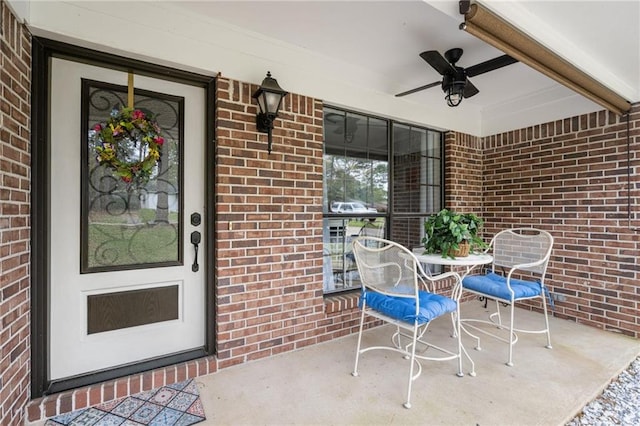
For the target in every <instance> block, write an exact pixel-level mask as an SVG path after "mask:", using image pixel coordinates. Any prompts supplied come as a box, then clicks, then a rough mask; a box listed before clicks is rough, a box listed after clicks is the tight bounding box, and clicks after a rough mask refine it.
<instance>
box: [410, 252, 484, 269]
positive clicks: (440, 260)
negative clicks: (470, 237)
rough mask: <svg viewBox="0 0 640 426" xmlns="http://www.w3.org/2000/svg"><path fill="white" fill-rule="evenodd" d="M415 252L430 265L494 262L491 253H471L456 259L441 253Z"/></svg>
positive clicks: (420, 259) (467, 264)
mask: <svg viewBox="0 0 640 426" xmlns="http://www.w3.org/2000/svg"><path fill="white" fill-rule="evenodd" d="M414 254H415V255H416V258H417V259H418V260H419V261H420V262H421V263H428V264H430V265H450V266H473V265H486V264H487V263H491V262H493V256H491V255H490V254H470V255H468V256H465V257H456V258H455V259H451V258H449V257H442V255H441V254H418V253H414Z"/></svg>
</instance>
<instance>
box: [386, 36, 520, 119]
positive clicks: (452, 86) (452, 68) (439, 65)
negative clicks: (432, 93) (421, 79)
mask: <svg viewBox="0 0 640 426" xmlns="http://www.w3.org/2000/svg"><path fill="white" fill-rule="evenodd" d="M462 53H463V50H462V49H460V48H454V49H449V50H447V51H446V52H445V53H444V57H443V56H442V55H441V54H440V53H439V52H438V51H437V50H427V51H426V52H422V53H421V54H420V57H421V58H422V59H424V60H425V61H426V62H427V63H428V64H429V65H431V66H432V67H433V69H434V70H436V71H438V73H439V74H440V75H442V81H436V82H434V83H430V84H426V85H424V86H420V87H416V88H415V89H411V90H407V91H406V92H402V93H398V94H397V95H396V97H400V96H406V95H410V94H411V93H415V92H419V91H421V90H425V89H429V88H430V87H434V86H437V85H441V86H442V90H443V91H444V93H445V99H446V100H447V105H449V106H450V107H455V106H458V105H460V102H462V98H470V97H472V96H474V95H476V94H478V92H479V90H478V89H477V88H476V86H474V85H473V83H471V81H470V80H469V77H475V76H476V75H480V74H484V73H486V72H489V71H493V70H496V69H498V68H502V67H505V66H507V65H511V64H513V63H516V62H518V61H517V60H515V59H513V58H512V57H511V56H509V55H502V56H498V57H497V58H493V59H489V60H488V61H485V62H481V63H479V64H477V65H474V66H471V67H469V68H462V67H458V66H456V63H457V62H458V60H459V59H460V57H461V56H462ZM445 58H446V59H445Z"/></svg>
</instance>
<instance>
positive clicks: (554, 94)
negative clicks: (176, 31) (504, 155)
mask: <svg viewBox="0 0 640 426" xmlns="http://www.w3.org/2000/svg"><path fill="white" fill-rule="evenodd" d="M483 4H485V5H486V6H487V7H489V8H491V9H493V10H494V12H496V13H498V14H499V15H502V16H503V17H504V18H506V19H507V20H509V21H510V22H511V23H513V24H514V25H516V26H518V27H520V28H521V29H522V30H523V31H525V32H527V33H529V34H530V35H531V36H532V37H533V38H535V39H537V40H538V41H539V42H541V43H542V44H544V45H546V46H547V47H548V48H550V49H551V50H553V51H555V52H556V53H558V54H560V55H562V56H563V57H565V58H566V59H567V60H569V61H570V62H572V63H574V65H576V66H578V67H579V68H581V69H582V70H583V71H585V72H587V73H588V74H589V75H591V76H592V77H594V78H595V79H596V80H598V81H600V82H601V83H603V84H604V85H606V86H608V87H609V88H611V89H612V90H614V91H615V92H617V93H618V94H620V95H622V96H623V97H624V98H626V99H627V100H629V101H631V102H638V101H639V100H640V1H638V0H622V1H609V0H601V1H598V0H583V1H580V0H575V1H543V0H536V1H499V2H496V1H486V2H483ZM181 5H182V7H184V8H188V9H190V10H191V11H194V12H197V13H199V14H203V15H207V16H210V17H211V18H214V19H216V20H220V21H225V22H227V23H229V24H232V25H235V26H238V27H241V28H244V29H246V30H249V31H252V32H255V33H259V34H261V35H264V36H266V37H268V38H272V39H275V40H279V41H281V42H284V43H287V44H292V45H295V46H298V47H300V48H302V49H307V50H309V51H312V52H314V53H318V54H320V55H323V56H326V57H327V58H330V59H331V60H332V61H340V62H343V63H345V65H346V64H348V66H345V68H344V76H343V77H344V78H345V79H349V80H351V81H356V82H358V81H359V82H360V83H361V84H366V85H367V86H368V89H370V90H373V91H377V92H383V93H384V94H386V95H388V96H389V97H393V96H394V95H395V94H397V93H400V92H403V91H405V90H409V89H412V88H415V87H418V86H421V85H424V84H427V83H432V82H436V81H439V80H440V79H441V77H440V76H439V74H438V73H437V72H436V71H435V70H433V69H432V68H431V67H430V66H429V65H428V64H427V63H426V62H424V61H423V60H422V59H421V58H420V57H419V56H418V55H419V53H420V52H422V51H425V50H438V51H439V52H441V53H444V52H445V51H446V50H448V49H450V48H453V47H460V48H462V49H464V55H463V56H462V58H461V60H460V61H459V63H458V64H459V65H461V66H464V67H468V66H471V65H475V64H477V63H480V62H483V61H485V60H488V59H491V58H494V57H497V56H500V55H502V54H503V53H502V52H500V51H499V50H497V49H495V48H493V47H491V46H489V45H487V44H486V43H484V42H483V41H481V40H479V39H476V38H475V37H473V36H471V35H469V34H467V33H466V32H464V31H461V30H459V29H458V25H459V24H460V23H461V22H463V21H464V18H463V16H462V15H460V14H459V12H458V2H457V1H455V0H453V1H452V0H435V1H205V2H198V1H196V2H189V1H183V2H182V3H181ZM359 70H366V75H367V77H368V78H366V79H363V78H362V74H360V75H358V74H357V73H358V71H359ZM350 73H355V74H353V75H350ZM472 81H473V83H474V85H475V86H476V87H477V88H478V89H479V90H480V93H479V94H478V95H476V96H474V97H472V98H469V99H465V100H464V101H463V105H461V106H460V107H458V108H457V109H458V110H460V112H462V111H466V112H467V114H466V115H467V116H471V117H480V120H481V121H482V123H481V126H480V127H481V129H482V130H481V133H482V134H491V133H495V132H498V131H503V130H508V129H509V128H519V127H522V126H523V125H527V124H535V123H539V122H543V121H549V120H555V119H561V118H565V117H568V116H571V115H575V114H579V113H584V112H589V111H597V110H601V109H602V108H601V107H599V106H598V105H596V104H595V103H593V102H591V101H589V100H587V99H585V98H583V97H582V96H580V95H577V94H575V93H574V92H572V91H571V90H569V89H566V88H564V87H563V86H561V85H559V84H558V83H556V82H555V81H553V80H551V79H549V78H547V77H545V76H543V75H542V74H540V73H538V72H537V71H535V70H533V69H531V68H529V67H528V66H526V65H523V64H521V63H517V64H513V65H510V66H507V67H504V68H501V69H499V70H495V71H492V72H489V73H486V74H482V75H479V76H476V77H474V78H473V79H472ZM365 82H366V83H365ZM281 83H282V85H283V87H286V82H284V81H282V82H281ZM325 100H326V101H327V102H331V99H325ZM402 102H406V103H410V104H416V105H421V104H428V105H430V106H431V107H432V108H435V109H436V110H437V111H439V112H441V113H442V114H451V113H454V112H453V111H448V110H451V108H450V107H447V106H446V104H445V101H444V94H443V92H442V90H441V89H440V88H439V87H434V88H431V89H427V90H425V91H422V92H419V93H415V94H412V95H408V96H406V97H404V98H402ZM456 113H457V112H456ZM461 119H464V116H462V117H461Z"/></svg>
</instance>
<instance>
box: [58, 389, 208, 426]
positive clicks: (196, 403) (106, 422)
mask: <svg viewBox="0 0 640 426" xmlns="http://www.w3.org/2000/svg"><path fill="white" fill-rule="evenodd" d="M205 419H206V417H205V415H204V409H203V408H202V402H201V401H200V394H199V393H198V386H197V385H196V383H195V382H194V381H193V379H191V380H187V381H186V382H180V383H174V384H172V385H167V386H163V387H161V388H158V389H153V390H150V391H147V392H141V393H138V394H136V395H132V396H128V397H126V398H121V399H118V400H115V401H109V402H105V403H104V404H100V405H96V406H95V407H90V408H85V409H83V410H78V411H73V412H71V413H66V414H61V415H59V416H57V417H53V418H51V419H49V420H47V422H46V423H45V426H60V425H64V426H116V425H122V426H135V425H148V426H187V425H192V424H195V423H199V422H201V421H203V420H205Z"/></svg>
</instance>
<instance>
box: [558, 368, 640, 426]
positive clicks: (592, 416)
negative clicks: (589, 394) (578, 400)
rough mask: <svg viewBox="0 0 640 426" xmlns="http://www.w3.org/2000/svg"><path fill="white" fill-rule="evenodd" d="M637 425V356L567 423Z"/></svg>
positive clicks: (639, 374) (639, 399) (639, 377)
mask: <svg viewBox="0 0 640 426" xmlns="http://www.w3.org/2000/svg"><path fill="white" fill-rule="evenodd" d="M579 425H596V426H604V425H640V357H638V358H636V360H635V361H633V362H632V363H631V365H629V367H628V368H627V369H626V370H625V371H623V372H622V373H620V375H619V376H618V377H617V378H616V379H615V380H614V381H613V382H611V383H610V384H609V386H607V388H606V389H605V390H604V391H603V392H602V394H601V395H600V396H599V397H597V398H596V399H594V400H593V401H591V402H590V403H588V404H587V405H586V406H585V407H584V408H583V409H582V412H581V413H580V414H578V415H577V416H576V417H574V418H573V420H571V421H570V422H569V423H567V426H579Z"/></svg>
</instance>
